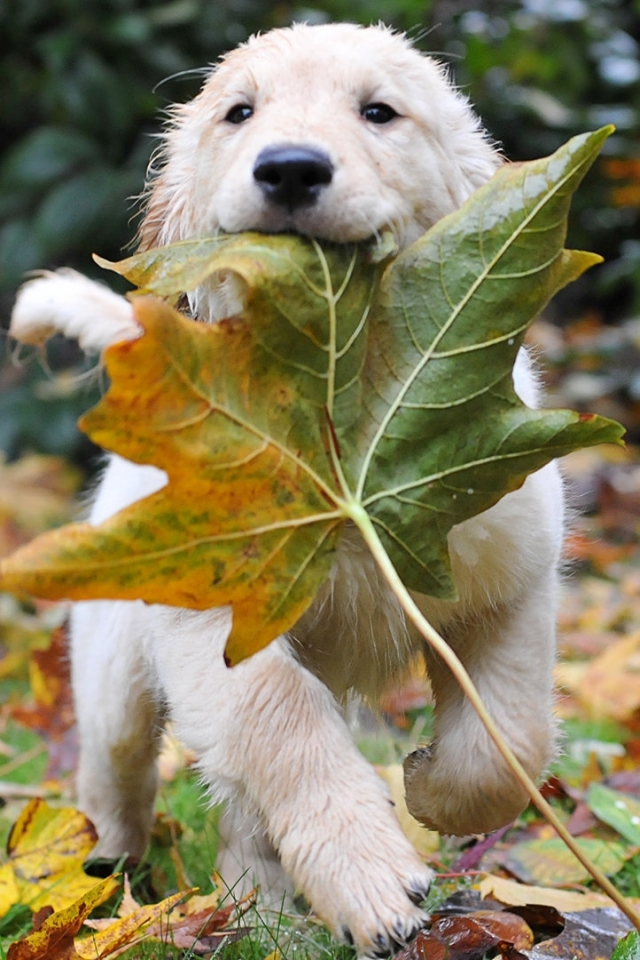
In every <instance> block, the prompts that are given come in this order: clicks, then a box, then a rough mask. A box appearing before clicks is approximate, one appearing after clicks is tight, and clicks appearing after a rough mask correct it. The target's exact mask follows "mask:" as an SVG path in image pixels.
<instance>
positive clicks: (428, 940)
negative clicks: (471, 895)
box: [395, 910, 533, 960]
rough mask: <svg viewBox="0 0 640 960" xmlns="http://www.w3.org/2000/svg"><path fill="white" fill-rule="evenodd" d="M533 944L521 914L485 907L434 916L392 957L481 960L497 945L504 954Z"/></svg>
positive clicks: (511, 955) (402, 959)
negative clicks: (481, 909)
mask: <svg viewBox="0 0 640 960" xmlns="http://www.w3.org/2000/svg"><path fill="white" fill-rule="evenodd" d="M532 946H533V933H532V931H531V928H530V927H529V925H528V924H527V922H526V921H525V920H523V919H522V917H519V916H517V915H516V914H514V913H508V912H507V911H499V910H487V911H480V912H477V913H470V914H466V915H462V916H450V917H442V918H440V919H437V920H434V922H433V924H432V926H431V929H430V930H423V931H420V933H418V935H417V936H416V938H415V939H414V940H412V942H411V943H410V944H409V945H408V946H406V947H405V948H404V949H403V950H401V951H400V952H399V953H398V954H396V957H395V960H481V958H482V957H484V955H485V954H486V953H487V952H488V951H490V950H491V951H492V950H495V949H497V950H498V951H499V953H500V954H501V955H502V956H504V957H509V958H513V960H515V958H516V957H522V953H521V952H520V951H522V950H525V949H528V948H530V947H532Z"/></svg>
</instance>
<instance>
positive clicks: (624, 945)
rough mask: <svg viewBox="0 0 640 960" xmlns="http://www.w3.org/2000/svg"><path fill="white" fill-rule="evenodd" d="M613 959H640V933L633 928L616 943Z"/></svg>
mask: <svg viewBox="0 0 640 960" xmlns="http://www.w3.org/2000/svg"><path fill="white" fill-rule="evenodd" d="M611 960H640V933H638V931H637V930H632V931H631V933H628V934H627V936H626V937H625V938H624V939H623V940H621V941H620V943H618V944H617V945H616V948H615V950H614V951H613V953H612V954H611Z"/></svg>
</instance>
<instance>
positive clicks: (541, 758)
mask: <svg viewBox="0 0 640 960" xmlns="http://www.w3.org/2000/svg"><path fill="white" fill-rule="evenodd" d="M238 102H246V103H248V104H250V105H251V107H252V108H253V111H254V112H253V114H252V116H251V117H250V119H248V120H246V121H245V122H243V123H241V124H232V123H230V122H228V121H226V120H225V116H226V115H227V114H228V111H229V109H230V107H232V106H233V105H234V103H238ZM375 102H384V103H389V104H391V105H392V106H393V107H394V109H395V111H396V112H397V114H398V117H396V118H394V119H393V120H392V121H391V122H390V123H387V124H372V123H369V122H367V121H366V120H365V119H364V117H363V115H362V112H361V111H362V108H363V106H365V105H366V104H368V103H375ZM281 144H284V145H287V144H295V145H296V146H300V145H301V146H303V147H305V148H306V147H309V148H311V149H319V150H321V151H323V152H324V154H325V155H327V156H328V157H329V158H330V161H331V164H332V165H333V169H334V171H335V173H334V176H333V178H332V181H331V184H330V185H328V187H327V188H326V189H324V190H323V191H322V192H321V195H320V196H319V197H318V199H317V201H316V202H315V203H314V204H309V205H307V206H306V207H305V208H303V209H299V210H296V211H288V210H283V209H282V208H277V207H276V206H274V205H273V204H271V203H270V202H269V201H268V199H266V198H265V196H264V195H263V193H262V192H261V191H260V189H259V188H258V187H257V185H256V183H255V180H254V177H253V170H254V165H255V162H256V157H257V156H258V155H259V154H260V151H262V150H264V149H265V148H268V147H270V146H273V145H276V146H277V145H281ZM499 162H500V159H499V157H498V156H497V154H496V152H495V150H494V149H493V147H492V146H491V144H490V143H489V142H488V140H487V138H486V136H485V134H484V133H483V131H482V129H481V126H480V124H479V122H478V120H477V119H476V117H475V116H474V115H473V113H472V112H471V110H470V108H469V105H468V103H467V101H466V100H465V99H464V98H463V97H462V96H461V95H460V94H459V93H457V92H456V91H455V89H454V88H453V87H452V85H451V83H450V81H449V79H448V76H447V73H446V71H445V69H444V68H443V67H442V66H440V65H439V64H437V63H436V62H434V61H433V60H431V59H429V58H426V57H424V56H421V55H420V54H418V53H417V52H416V51H415V50H414V49H412V47H411V46H410V44H409V43H408V42H407V40H406V39H405V38H403V37H402V36H399V35H396V34H394V33H392V32H390V31H388V30H386V29H384V28H368V29H363V28H358V27H354V26H351V25H348V24H341V25H328V26H321V27H307V26H302V25H301V26H295V27H293V28H291V29H286V30H280V31H273V32H271V33H267V34H265V35H264V36H261V37H255V38H252V39H251V40H250V41H249V42H248V43H247V44H246V45H244V46H243V47H241V48H240V49H238V50H236V51H234V52H233V53H231V54H230V55H229V56H228V57H226V58H225V59H224V60H223V61H222V63H221V64H220V65H219V66H217V67H216V68H215V69H213V70H212V71H211V74H210V76H209V77H208V79H207V81H206V83H205V85H204V87H203V90H202V92H201V93H200V94H199V96H198V97H196V99H195V100H193V101H192V102H190V103H188V104H185V105H182V106H178V107H175V108H174V110H173V111H172V114H171V119H170V122H169V125H168V128H167V131H166V133H165V136H164V138H163V141H162V146H161V149H160V151H159V153H158V155H157V157H156V159H155V162H154V165H153V169H152V171H151V174H150V180H149V184H148V186H147V191H146V207H145V215H144V219H143V222H142V227H141V230H140V244H141V246H142V247H143V248H148V247H151V246H155V245H161V244H167V243H172V242H175V241H178V240H185V239H190V238H193V237H197V236H206V235H211V234H212V233H214V232H215V231H217V230H222V231H226V232H238V231H244V230H260V231H265V232H274V231H283V230H284V231H297V232H299V233H303V234H307V235H311V236H315V237H318V238H321V239H329V240H334V241H357V240H361V239H364V238H366V237H369V236H371V235H375V234H376V233H378V232H379V231H381V230H382V229H385V228H388V227H390V228H391V229H392V230H393V231H394V232H395V234H396V236H397V238H398V241H399V242H400V244H401V245H402V246H406V245H407V244H408V243H410V242H412V241H413V240H415V239H416V238H417V237H418V236H419V235H420V234H421V233H423V232H424V231H425V230H426V229H427V228H428V227H429V226H430V225H431V224H432V223H434V222H435V221H436V220H438V219H439V218H440V217H442V216H443V215H445V214H447V213H449V212H450V211H453V210H454V209H456V208H457V207H458V206H460V204H461V203H462V202H463V201H464V200H465V198H466V197H467V196H468V195H469V194H470V193H471V192H472V191H473V190H474V189H476V188H477V187H478V186H480V185H481V184H482V183H484V182H485V181H486V180H487V179H488V178H489V177H490V176H491V174H492V173H493V171H494V170H495V169H496V167H497V165H498V164H499ZM241 300H242V291H241V290H238V289H236V288H235V287H234V286H233V285H232V284H229V282H228V281H226V280H225V278H218V280H217V281H216V282H215V283H209V284H206V285H204V286H203V287H202V288H200V289H198V290H196V291H191V292H190V294H189V301H190V309H191V311H192V313H193V314H194V315H195V316H197V317H198V318H199V319H201V320H208V321H213V320H216V319H219V318H220V317H223V316H226V315H229V313H231V312H233V311H235V310H237V309H238V308H239V307H240V306H241ZM47 329H63V330H66V331H67V332H70V333H73V335H75V336H79V337H80V340H81V342H82V343H83V345H84V346H85V347H86V348H87V349H101V348H102V347H103V346H105V345H106V344H107V343H109V342H112V341H114V340H117V339H122V337H123V336H130V337H133V336H136V335H137V334H138V330H137V327H136V324H135V322H134V320H133V317H132V315H131V310H130V307H129V305H128V304H127V303H126V301H124V300H122V299H121V298H118V297H115V295H113V294H110V293H108V291H106V290H105V289H104V288H102V287H100V286H98V285H96V284H92V283H91V282H90V281H88V280H86V279H84V278H82V277H79V276H78V275H77V274H73V273H70V272H66V273H65V272H62V273H57V274H51V275H47V276H45V277H42V278H39V279H37V280H35V281H32V282H31V283H30V284H27V285H26V286H25V288H23V291H22V292H21V294H20V297H19V300H18V303H17V306H16V311H15V316H14V326H13V330H14V332H15V333H16V336H19V337H20V336H21V337H22V339H32V340H37V339H38V337H40V336H41V335H42V334H43V331H45V330H47ZM515 383H516V389H517V391H518V392H519V394H520V396H521V397H522V398H523V399H524V400H525V401H526V402H527V403H529V404H530V405H533V406H535V405H536V403H537V386H536V382H535V377H534V375H533V374H532V371H531V368H530V363H529V360H528V358H527V356H526V355H525V354H524V353H521V355H520V356H519V359H518V363H517V366H516V372H515ZM165 480H166V478H165V476H164V474H163V473H162V472H161V471H159V470H156V469H154V468H152V467H140V466H136V465H133V464H130V463H127V462H125V461H124V460H121V459H119V458H117V457H113V458H112V459H111V460H110V462H109V465H108V466H107V468H106V471H105V475H104V478H103V480H102V483H101V486H100V488H99V490H98V492H97V495H96V498H95V503H94V506H93V510H92V514H91V519H92V522H94V523H99V522H100V521H102V520H104V519H105V518H107V517H108V516H110V515H112V514H113V513H114V512H116V511H117V510H119V509H121V508H122V507H124V506H125V505H126V504H129V503H131V502H134V501H135V500H137V499H139V498H141V497H143V496H146V495H147V494H149V493H151V492H153V491H155V490H157V489H158V488H159V487H160V486H162V485H163V484H164V483H165ZM562 524H563V504H562V491H561V486H560V481H559V478H558V474H557V470H556V468H555V466H554V465H550V466H548V467H546V468H545V469H543V470H541V471H540V472H538V473H537V474H535V475H534V476H532V477H531V478H530V479H529V480H527V482H526V483H525V484H524V486H523V487H522V489H520V490H519V491H517V492H516V493H512V494H510V495H509V496H507V497H505V498H504V499H503V500H502V501H501V502H500V503H499V504H498V505H497V506H495V507H494V508H492V509H491V510H489V511H487V512H486V513H484V514H482V515H481V516H479V517H477V518H474V519H472V520H469V521H467V522H465V523H463V524H461V525H459V526H458V527H456V528H454V530H453V531H452V532H451V535H450V538H449V542H450V551H451V557H452V562H453V566H454V571H455V575H456V578H457V582H458V587H459V592H460V600H459V602H457V603H446V602H439V601H434V600H433V599H429V598H427V597H418V601H419V603H420V605H421V607H422V608H423V610H424V612H425V613H426V614H427V616H428V617H429V619H430V620H431V622H432V623H433V624H434V626H435V627H437V628H438V629H439V630H440V631H442V633H443V634H444V636H445V637H446V638H447V640H448V641H449V642H450V644H451V645H452V646H453V647H454V649H455V650H456V651H457V652H458V654H459V655H460V657H461V658H462V660H463V661H464V663H465V664H466V666H467V669H468V670H469V672H470V674H471V676H472V678H473V680H474V681H475V683H476V685H477V687H478V689H479V690H480V693H481V694H482V696H483V698H484V700H485V702H486V704H487V707H488V708H489V710H490V712H491V713H492V714H493V716H494V719H495V720H496V722H497V723H498V726H499V727H500V729H501V730H502V732H503V734H504V736H505V737H506V738H507V740H508V741H509V743H510V744H511V746H512V747H513V749H514V750H515V752H516V754H517V755H518V757H519V758H520V760H521V761H522V763H523V764H524V766H525V768H526V769H527V770H528V771H529V772H530V774H531V775H532V776H537V775H538V774H539V773H540V771H541V770H542V769H543V768H544V766H545V764H546V763H547V761H548V760H549V757H550V755H551V754H552V751H553V718H552V679H551V670H552V664H553V658H554V647H555V626H554V623H555V604H556V591H557V566H558V558H559V553H560V547H561V540H562ZM230 622H231V614H230V612H229V611H228V610H226V609H221V610H212V611H209V612H205V613H197V612H190V611H187V610H176V609H171V608H164V607H159V606H156V607H148V606H145V605H144V604H142V603H124V602H95V603H83V604H79V605H77V606H76V608H75V610H74V613H73V633H72V662H73V679H74V688H75V698H76V709H77V715H78V721H79V725H80V735H81V756H80V767H79V772H78V795H79V803H80V806H81V807H82V809H83V810H85V811H86V813H87V814H88V815H89V816H90V817H91V818H92V819H93V820H94V822H95V824H96V826H97V829H98V833H99V835H100V853H102V854H103V855H106V856H112V857H114V856H118V855H120V854H122V853H125V852H128V853H129V854H134V855H141V854H142V853H143V852H144V849H145V847H146V844H147V841H148V838H149V831H150V828H151V824H152V820H153V813H152V805H153V799H154V796H155V790H156V783H157V775H156V771H155V760H156V755H157V751H158V745H159V736H160V731H161V729H162V724H163V722H164V718H165V716H166V714H167V713H168V714H169V715H170V716H171V718H172V720H173V723H174V725H175V728H176V730H177V732H178V734H179V736H180V737H181V738H182V739H183V741H184V742H185V743H186V744H187V745H188V746H189V747H190V748H191V749H192V750H193V751H194V752H195V754H196V755H197V757H198V764H199V769H200V771H201V773H202V777H203V780H204V782H205V784H206V785H207V788H208V790H209V791H210V794H211V796H212V797H213V798H214V799H215V800H227V801H229V804H228V810H227V813H226V814H225V816H224V817H223V820H222V824H221V833H222V850H221V854H220V858H219V868H220V869H221V871H222V873H223V876H224V878H225V880H226V881H227V882H228V883H230V884H234V883H237V884H238V886H237V887H236V889H237V890H240V889H241V888H245V887H246V886H250V885H252V884H253V882H254V880H256V879H257V880H259V881H261V882H262V884H263V889H264V894H265V896H269V895H271V897H272V898H273V899H276V900H277V899H278V897H279V896H280V895H281V894H282V892H283V891H285V890H287V889H290V888H295V889H297V890H299V891H301V892H302V893H304V895H305V896H306V897H307V899H308V900H309V902H310V903H311V905H312V907H313V908H314V909H315V910H316V911H317V912H318V913H319V914H320V916H321V917H323V919H324V920H325V921H326V922H327V923H328V924H329V926H330V927H331V929H332V930H333V931H334V932H335V933H336V934H337V935H338V936H346V937H347V938H350V939H352V940H353V941H355V944H356V946H357V948H358V950H359V951H360V953H362V954H367V955H373V954H382V953H385V952H388V951H389V950H391V949H393V948H394V947H395V946H396V945H397V944H400V943H404V942H405V941H406V940H408V939H409V938H410V937H411V936H412V935H413V934H414V933H415V932H416V930H417V929H418V928H419V926H420V925H421V924H422V922H423V921H424V915H423V913H422V912H421V910H420V908H419V906H417V905H416V902H417V901H419V899H420V897H421V896H422V894H424V892H425V891H426V889H427V888H428V885H429V876H430V875H429V871H428V870H427V869H426V868H425V866H424V865H423V863H422V862H421V860H420V858H419V857H418V856H417V854H416V853H415V852H414V851H413V849H412V848H411V847H410V845H409V843H408V842H407V840H406V839H405V838H404V836H403V834H402V832H401V830H400V827H399V825H398V822H397V820H396V816H395V813H394V810H393V808H392V806H391V804H390V802H389V799H388V796H387V792H386V789H385V787H384V785H383V783H382V781H381V780H380V779H379V778H378V776H377V775H376V774H375V772H374V771H373V769H372V768H371V766H370V765H369V764H368V763H367V762H366V761H365V760H364V759H363V757H362V756H361V755H360V753H359V752H358V750H357V749H356V748H355V746H354V744H353V741H352V738H351V736H350V734H349V731H348V728H347V725H346V723H345V720H344V717H343V713H342V708H341V706H340V702H341V700H342V699H343V698H344V697H345V695H347V694H348V693H350V692H356V693H358V694H362V695H364V696H367V697H369V698H370V699H373V700H375V698H376V697H378V696H379V695H380V693H381V692H382V691H383V690H385V689H386V688H387V687H388V686H389V685H390V684H392V683H393V682H394V680H395V679H396V678H397V677H399V676H401V675H402V673H403V671H404V670H405V668H406V666H407V664H408V663H409V662H410V661H411V660H412V659H413V658H414V657H415V656H416V655H417V654H420V653H422V654H423V655H424V657H425V659H426V661H427V666H428V669H429V672H430V676H431V681H432V684H433V689H434V693H435V698H436V704H437V709H436V732H435V740H434V744H433V745H432V748H431V750H430V751H429V752H428V753H427V752H424V753H422V754H421V755H420V756H419V757H417V758H416V759H415V762H413V763H412V764H411V765H410V766H409V769H408V775H407V800H408V804H409V807H410V809H411V810H412V812H413V813H414V815H415V816H417V817H418V818H419V819H421V820H422V821H423V822H424V823H425V824H428V825H429V826H434V827H436V828H438V829H440V830H443V831H445V832H453V833H458V834H467V833H470V832H482V831H488V830H492V829H494V828H496V827H499V826H501V825H502V824H504V823H506V822H508V821H509V820H511V819H512V818H513V817H514V816H516V814H517V813H518V812H519V811H520V809H521V808H522V807H523V806H524V804H525V801H526V798H525V797H524V795H523V794H522V791H521V789H520V788H519V787H518V786H517V785H515V784H514V783H513V781H512V778H511V776H510V775H509V774H508V772H507V771H506V769H505V767H504V764H503V762H502V760H501V759H500V758H499V756H498V754H497V752H496V750H495V749H494V747H493V745H492V744H491V743H490V741H489V739H488V737H487V735H486V733H485V731H484V729H483V727H482V726H481V724H480V723H479V721H478V719H477V717H476V715H475V713H474V711H473V710H472V709H471V708H470V707H469V705H468V703H467V702H466V701H465V699H464V697H463V696H462V694H461V693H460V690H459V689H458V686H457V685H456V683H455V682H454V681H453V679H452V678H451V676H450V674H449V672H448V670H447V669H446V668H445V667H444V666H443V665H442V664H441V663H440V662H438V660H437V659H436V658H434V657H433V655H431V654H430V653H429V651H428V650H426V649H425V646H424V644H423V642H422V641H421V640H420V638H418V637H417V636H415V635H414V633H413V632H412V631H410V630H408V629H407V627H406V626H405V623H404V618H403V615H402V613H401V611H400V609H399V608H398V605H397V602H396V600H395V599H394V598H393V596H392V595H391V594H390V592H389V590H388V588H387V587H386V585H385V583H384V581H383V579H382V577H381V575H380V573H379V572H378V570H377V568H376V565H375V563H374V562H373V560H372V558H371V556H370V555H369V554H368V552H367V550H366V549H365V548H364V546H363V544H362V542H361V541H360V539H359V537H358V536H357V534H355V533H352V532H350V533H349V534H348V535H347V536H345V537H344V539H343V542H342V545H341V547H340V549H339V555H338V558H337V560H336V564H335V567H334V569H333V571H332V573H331V576H330V578H329V581H328V582H327V584H326V586H325V588H324V589H323V590H322V592H321V595H320V596H319V597H318V599H317V601H316V603H315V604H314V605H313V606H312V608H311V609H310V610H309V611H308V613H307V614H305V616H304V617H303V618H302V619H301V621H300V622H299V623H298V624H297V625H296V627H295V628H294V629H293V630H292V631H291V634H290V635H289V636H285V637H280V638H279V639H277V640H276V641H274V642H273V643H272V644H271V645H270V646H269V647H268V648H267V649H265V650H263V651H262V652H261V653H258V654H256V655H255V656H254V657H252V658H251V659H250V660H249V661H247V662H244V663H242V664H241V665H239V666H238V667H236V668H234V669H233V670H228V669H227V668H226V667H225V665H224V661H223V650H224V646H225V641H226V638H227V635H228V631H229V627H230ZM282 868H284V872H283V870H282Z"/></svg>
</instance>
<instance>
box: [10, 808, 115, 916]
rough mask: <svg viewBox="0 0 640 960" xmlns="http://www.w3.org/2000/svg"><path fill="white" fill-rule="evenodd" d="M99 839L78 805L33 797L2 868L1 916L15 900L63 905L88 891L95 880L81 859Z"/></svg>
mask: <svg viewBox="0 0 640 960" xmlns="http://www.w3.org/2000/svg"><path fill="white" fill-rule="evenodd" d="M97 839H98V838H97V834H96V832H95V829H94V827H93V825H92V823H91V822H90V821H89V820H87V818H86V817H85V816H84V814H82V813H79V812H78V811H77V810H73V809H72V808H70V807H59V808H54V807H50V806H49V805H48V804H47V803H45V801H44V800H40V799H38V798H36V799H33V800H31V801H29V803H28V804H27V805H26V806H25V808H24V810H23V811H22V813H21V814H20V816H19V817H18V819H17V820H16V822H15V824H14V825H13V827H12V829H11V833H10V834H9V840H8V842H7V852H8V854H9V862H8V863H6V864H4V865H3V866H2V867H0V916H3V915H4V914H5V913H6V912H7V911H8V910H9V908H10V907H12V906H13V905H14V904H16V903H23V904H26V905H28V906H29V907H30V908H31V909H32V910H38V909H39V908H40V907H44V906H51V907H53V908H54V910H59V909H62V908H65V907H67V906H68V905H69V904H70V903H71V902H72V901H74V900H76V899H78V898H81V897H83V896H85V895H86V894H87V893H88V892H89V891H90V890H92V889H93V887H94V886H95V879H94V878H93V877H89V876H88V875H87V874H86V873H84V871H83V869H82V864H83V863H84V861H85V860H86V859H87V857H88V856H89V854H90V853H91V851H92V850H93V848H94V847H95V845H96V842H97Z"/></svg>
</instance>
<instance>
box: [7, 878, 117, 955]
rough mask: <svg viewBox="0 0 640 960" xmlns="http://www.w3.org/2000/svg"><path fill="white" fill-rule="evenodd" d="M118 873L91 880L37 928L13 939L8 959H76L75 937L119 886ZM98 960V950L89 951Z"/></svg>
mask: <svg viewBox="0 0 640 960" xmlns="http://www.w3.org/2000/svg"><path fill="white" fill-rule="evenodd" d="M118 886H119V884H118V881H117V879H116V878H115V877H107V878H106V880H101V881H100V882H99V883H95V882H94V881H92V884H91V887H90V888H89V889H88V890H87V892H86V893H85V894H84V895H83V896H81V897H79V898H78V899H77V900H76V901H74V902H73V903H71V904H69V905H68V906H67V907H65V908H64V909H61V910H58V911H56V912H55V913H52V914H51V916H49V917H47V919H46V920H45V921H44V922H43V923H42V924H41V926H40V927H39V929H38V930H34V932H33V933H29V934H27V936H26V937H22V939H21V940H17V941H16V942H15V943H12V944H11V946H10V947H9V950H8V953H7V960H75V958H76V957H77V956H78V954H77V953H76V951H75V949H74V943H73V938H74V937H75V935H76V933H77V932H78V930H79V929H80V927H81V926H82V924H83V923H84V921H85V919H86V918H87V917H88V916H89V914H90V913H91V911H92V910H93V909H94V908H95V907H97V906H98V905H99V904H101V903H104V902H105V900H108V899H109V897H110V896H111V895H112V894H113V893H115V892H116V890H117V889H118ZM89 956H90V957H91V960H96V958H97V954H96V953H95V951H94V953H93V954H89V955H86V958H87V960H88V957H89Z"/></svg>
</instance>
